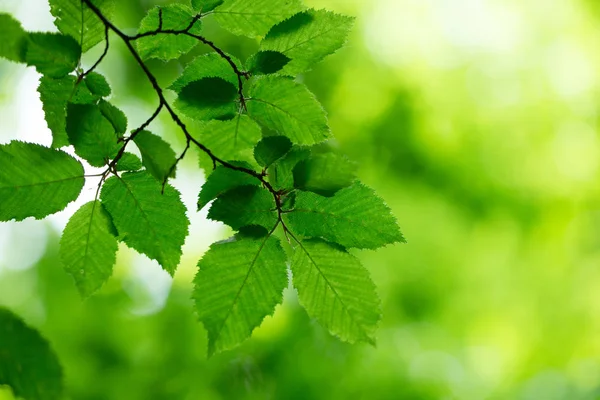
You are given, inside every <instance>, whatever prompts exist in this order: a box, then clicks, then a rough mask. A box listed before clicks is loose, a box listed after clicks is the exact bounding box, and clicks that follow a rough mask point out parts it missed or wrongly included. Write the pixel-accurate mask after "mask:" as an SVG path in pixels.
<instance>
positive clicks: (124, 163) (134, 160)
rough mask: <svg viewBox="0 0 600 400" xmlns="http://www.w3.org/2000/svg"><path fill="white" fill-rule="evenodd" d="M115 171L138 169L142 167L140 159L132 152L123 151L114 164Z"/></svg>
mask: <svg viewBox="0 0 600 400" xmlns="http://www.w3.org/2000/svg"><path fill="white" fill-rule="evenodd" d="M116 168H117V171H138V170H140V169H142V160H140V158H139V157H138V156H136V155H135V154H133V153H127V152H125V153H123V155H122V156H121V158H120V159H119V161H117V165H116Z"/></svg>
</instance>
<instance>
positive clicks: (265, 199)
mask: <svg viewBox="0 0 600 400" xmlns="http://www.w3.org/2000/svg"><path fill="white" fill-rule="evenodd" d="M208 218H210V219H212V220H215V221H221V222H224V223H226V224H227V225H229V226H231V227H232V228H233V229H235V230H238V229H240V228H241V227H244V226H249V225H258V226H262V227H264V228H265V229H267V230H271V229H272V228H273V227H274V226H275V224H276V223H277V211H276V208H275V200H274V199H273V196H272V195H271V193H269V191H268V190H266V189H263V188H261V187H256V186H241V187H238V188H235V189H232V190H230V191H228V192H226V193H225V194H223V195H221V196H219V197H218V198H217V200H215V202H214V203H213V204H212V206H211V207H210V210H209V212H208Z"/></svg>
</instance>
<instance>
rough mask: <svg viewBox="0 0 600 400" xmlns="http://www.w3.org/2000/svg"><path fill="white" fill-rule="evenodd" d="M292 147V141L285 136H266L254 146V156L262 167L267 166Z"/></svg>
mask: <svg viewBox="0 0 600 400" xmlns="http://www.w3.org/2000/svg"><path fill="white" fill-rule="evenodd" d="M291 149H292V142H291V140H290V139H288V138H287V137H285V136H267V137H266V138H263V139H262V140H261V141H260V142H258V144H257V145H256V147H255V148H254V158H255V159H256V161H257V162H258V163H259V164H260V165H261V166H263V167H268V166H270V165H271V164H273V163H274V162H275V161H277V160H279V159H280V158H281V157H283V156H285V155H286V154H287V152H288V151H290V150H291Z"/></svg>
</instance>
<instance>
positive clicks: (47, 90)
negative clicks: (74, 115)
mask: <svg viewBox="0 0 600 400" xmlns="http://www.w3.org/2000/svg"><path fill="white" fill-rule="evenodd" d="M74 85H75V77H73V76H66V77H64V78H61V79H53V78H50V77H47V76H42V78H41V79H40V86H39V87H38V92H39V93H40V99H41V100H42V107H43V109H44V113H45V115H46V122H47V123H48V128H49V129H50V130H51V131H52V147H54V148H58V147H63V146H68V145H69V137H68V136H67V132H66V130H65V126H66V122H67V102H68V101H69V99H70V98H71V96H72V95H73V92H74Z"/></svg>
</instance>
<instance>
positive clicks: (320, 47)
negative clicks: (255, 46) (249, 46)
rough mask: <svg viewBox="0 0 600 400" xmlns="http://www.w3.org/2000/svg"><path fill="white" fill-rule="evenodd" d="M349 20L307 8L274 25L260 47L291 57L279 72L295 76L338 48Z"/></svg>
mask: <svg viewBox="0 0 600 400" xmlns="http://www.w3.org/2000/svg"><path fill="white" fill-rule="evenodd" d="M353 21H354V18H351V17H346V16H344V15H339V14H335V13H332V12H330V11H326V10H307V11H304V12H301V13H298V14H296V15H294V16H293V17H291V18H290V19H288V20H285V21H283V22H281V23H279V24H278V25H276V26H274V27H273V29H271V30H270V31H269V33H268V34H267V36H266V37H265V38H264V40H263V41H262V42H261V43H260V50H262V51H267V50H270V51H277V52H279V53H282V54H283V55H285V56H286V57H288V58H289V59H291V60H290V62H289V63H287V64H286V65H285V66H284V67H283V69H282V72H283V73H286V74H290V75H296V74H299V73H301V72H304V71H306V70H308V69H310V67H311V66H312V65H314V64H316V63H318V62H319V61H321V60H322V59H323V58H325V57H326V56H327V55H329V54H332V53H334V52H335V51H336V50H338V49H339V48H340V47H342V45H343V44H344V43H345V42H346V37H347V36H348V32H349V31H350V29H351V28H352V24H353Z"/></svg>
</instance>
